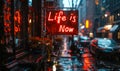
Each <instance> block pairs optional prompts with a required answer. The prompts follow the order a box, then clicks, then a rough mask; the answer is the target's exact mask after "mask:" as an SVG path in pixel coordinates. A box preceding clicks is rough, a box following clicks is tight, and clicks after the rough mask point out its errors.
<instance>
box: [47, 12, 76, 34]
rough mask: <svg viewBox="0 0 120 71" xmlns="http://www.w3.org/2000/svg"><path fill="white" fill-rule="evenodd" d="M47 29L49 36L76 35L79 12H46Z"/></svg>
mask: <svg viewBox="0 0 120 71" xmlns="http://www.w3.org/2000/svg"><path fill="white" fill-rule="evenodd" d="M46 29H47V33H49V34H67V35H74V34H77V33H78V11H77V10H70V11H62V10H48V11H46Z"/></svg>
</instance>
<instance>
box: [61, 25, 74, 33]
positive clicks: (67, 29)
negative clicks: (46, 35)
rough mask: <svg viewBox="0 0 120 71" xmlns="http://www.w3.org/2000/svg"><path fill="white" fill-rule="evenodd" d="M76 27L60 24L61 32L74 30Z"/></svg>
mask: <svg viewBox="0 0 120 71" xmlns="http://www.w3.org/2000/svg"><path fill="white" fill-rule="evenodd" d="M73 31H74V28H71V27H66V26H65V25H60V27H59V32H73Z"/></svg>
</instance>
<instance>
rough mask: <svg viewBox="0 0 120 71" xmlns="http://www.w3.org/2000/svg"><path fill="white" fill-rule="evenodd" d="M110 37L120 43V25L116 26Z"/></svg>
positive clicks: (112, 29) (111, 30)
mask: <svg viewBox="0 0 120 71" xmlns="http://www.w3.org/2000/svg"><path fill="white" fill-rule="evenodd" d="M109 37H111V38H112V39H114V40H115V41H116V42H118V43H119V42H120V25H119V24H116V25H114V26H113V27H112V28H111V29H110V34H109Z"/></svg>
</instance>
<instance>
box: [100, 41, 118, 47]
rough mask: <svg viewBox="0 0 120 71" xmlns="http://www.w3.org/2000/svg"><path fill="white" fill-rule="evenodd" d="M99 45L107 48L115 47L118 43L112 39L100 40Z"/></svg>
mask: <svg viewBox="0 0 120 71" xmlns="http://www.w3.org/2000/svg"><path fill="white" fill-rule="evenodd" d="M98 45H100V46H101V45H102V46H105V47H114V46H116V45H117V43H116V42H115V41H114V40H112V39H99V40H98Z"/></svg>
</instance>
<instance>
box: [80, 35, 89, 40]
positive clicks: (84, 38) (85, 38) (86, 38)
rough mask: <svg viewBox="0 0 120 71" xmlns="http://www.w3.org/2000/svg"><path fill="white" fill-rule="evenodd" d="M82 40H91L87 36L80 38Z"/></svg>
mask: <svg viewBox="0 0 120 71" xmlns="http://www.w3.org/2000/svg"><path fill="white" fill-rule="evenodd" d="M80 39H81V40H89V38H88V37H87V36H80Z"/></svg>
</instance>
